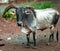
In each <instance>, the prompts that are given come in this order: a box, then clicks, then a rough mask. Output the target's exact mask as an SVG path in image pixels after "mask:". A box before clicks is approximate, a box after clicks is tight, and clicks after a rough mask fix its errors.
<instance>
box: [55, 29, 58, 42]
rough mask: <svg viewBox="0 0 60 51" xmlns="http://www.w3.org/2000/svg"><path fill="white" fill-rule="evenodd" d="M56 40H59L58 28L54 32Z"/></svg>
mask: <svg viewBox="0 0 60 51" xmlns="http://www.w3.org/2000/svg"><path fill="white" fill-rule="evenodd" d="M56 40H57V42H58V41H59V32H58V29H57V33H56Z"/></svg>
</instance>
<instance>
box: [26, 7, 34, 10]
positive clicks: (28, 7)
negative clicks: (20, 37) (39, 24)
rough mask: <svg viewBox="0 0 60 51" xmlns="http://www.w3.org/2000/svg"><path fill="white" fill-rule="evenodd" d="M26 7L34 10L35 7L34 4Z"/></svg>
mask: <svg viewBox="0 0 60 51" xmlns="http://www.w3.org/2000/svg"><path fill="white" fill-rule="evenodd" d="M26 8H29V9H31V10H34V8H33V7H32V6H26Z"/></svg>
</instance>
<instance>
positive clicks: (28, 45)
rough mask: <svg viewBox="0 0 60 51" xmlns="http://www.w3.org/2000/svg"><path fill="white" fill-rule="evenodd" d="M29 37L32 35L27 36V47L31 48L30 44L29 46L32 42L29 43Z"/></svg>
mask: <svg viewBox="0 0 60 51" xmlns="http://www.w3.org/2000/svg"><path fill="white" fill-rule="evenodd" d="M29 36H30V34H27V35H26V37H27V46H26V47H30V44H29V43H30V41H29Z"/></svg>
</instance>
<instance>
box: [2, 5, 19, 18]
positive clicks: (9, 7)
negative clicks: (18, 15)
mask: <svg viewBox="0 0 60 51" xmlns="http://www.w3.org/2000/svg"><path fill="white" fill-rule="evenodd" d="M11 8H14V9H17V8H18V7H16V6H14V5H9V6H8V7H7V8H6V9H5V11H4V13H3V15H2V17H4V15H5V13H6V12H7V11H8V10H9V9H11Z"/></svg>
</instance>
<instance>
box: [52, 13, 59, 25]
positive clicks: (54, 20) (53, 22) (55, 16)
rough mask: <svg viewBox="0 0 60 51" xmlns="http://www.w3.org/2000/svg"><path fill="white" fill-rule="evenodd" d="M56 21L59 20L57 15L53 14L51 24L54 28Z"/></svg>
mask: <svg viewBox="0 0 60 51" xmlns="http://www.w3.org/2000/svg"><path fill="white" fill-rule="evenodd" d="M58 19H59V15H57V14H55V15H54V17H53V20H52V24H53V25H54V26H55V25H56V24H57V22H58Z"/></svg>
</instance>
